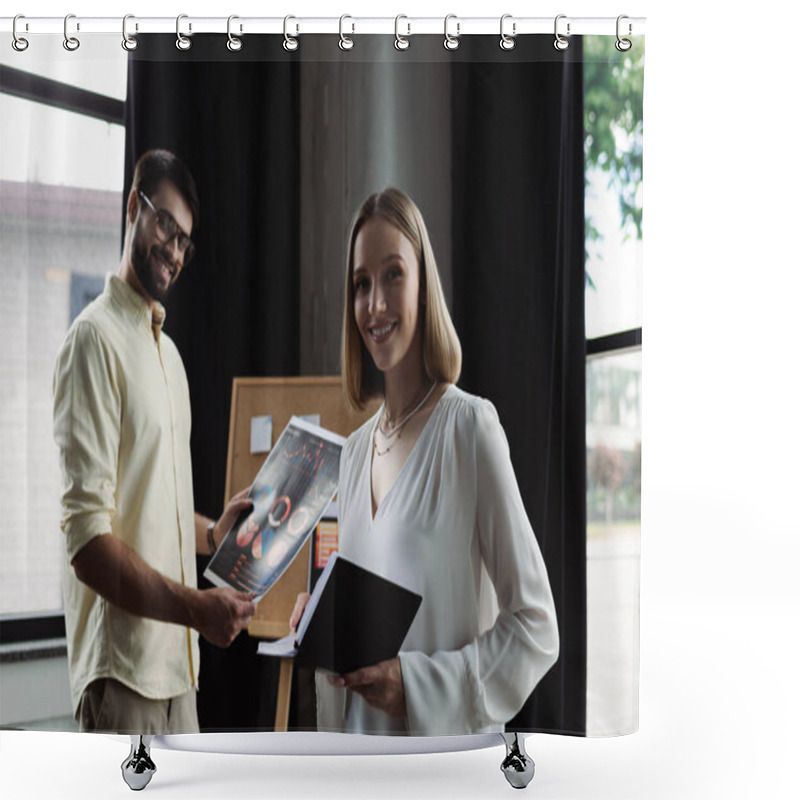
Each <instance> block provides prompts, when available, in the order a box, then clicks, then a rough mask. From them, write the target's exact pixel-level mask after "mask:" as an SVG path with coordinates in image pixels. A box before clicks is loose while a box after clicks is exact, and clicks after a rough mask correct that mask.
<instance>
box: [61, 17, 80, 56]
mask: <svg viewBox="0 0 800 800" xmlns="http://www.w3.org/2000/svg"><path fill="white" fill-rule="evenodd" d="M71 19H75V15H74V14H67V16H66V17H64V49H65V50H69V51H70V53H72V52H74V51H75V50H77V49H78V48H79V47H80V46H81V43H80V41H79V40H78V39H76V38H75V37H74V36H70V35H69V21H70V20H71ZM76 25H77V23H76ZM76 30H80V25H77V27H76Z"/></svg>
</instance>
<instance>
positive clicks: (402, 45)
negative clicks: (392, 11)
mask: <svg viewBox="0 0 800 800" xmlns="http://www.w3.org/2000/svg"><path fill="white" fill-rule="evenodd" d="M401 19H408V17H407V16H406V15H405V14H398V15H397V16H396V17H395V18H394V46H395V49H396V50H408V48H409V47H410V45H411V42H409V41H408V39H406V36H411V23H410V22H407V23H406V25H407V26H408V32H407V33H406V36H401V35H400V20H401Z"/></svg>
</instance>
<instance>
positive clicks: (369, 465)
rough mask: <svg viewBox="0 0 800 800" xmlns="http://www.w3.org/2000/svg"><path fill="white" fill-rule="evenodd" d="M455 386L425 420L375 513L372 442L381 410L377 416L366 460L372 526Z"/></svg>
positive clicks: (446, 390) (449, 387)
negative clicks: (373, 505)
mask: <svg viewBox="0 0 800 800" xmlns="http://www.w3.org/2000/svg"><path fill="white" fill-rule="evenodd" d="M454 386H455V384H453V383H451V384H450V385H449V386H448V387H447V388H446V389H445V390H444V391H443V392H442V395H441V397H440V398H439V399H438V400H437V401H436V405H435V406H434V407H433V410H432V411H431V414H430V416H429V417H428V419H426V420H425V424H424V425H423V426H422V430H421V431H420V432H419V436H418V437H417V441H416V442H414V444H413V445H412V447H411V450H410V451H409V453H408V456H407V457H406V460H405V461H404V462H403V466H402V467H400V471H399V472H398V473H397V477H396V478H395V479H394V481H393V482H392V485H391V486H390V487H389V488H388V489H387V490H386V494H384V495H383V497H382V498H381V501H380V503H378V505H377V506H376V507H375V511H374V512H373V510H372V460H373V449H372V442H373V439H374V436H375V428H376V426H377V425H378V422H379V421H380V418H381V412H380V410H379V411H378V413H377V414H376V415H375V422H374V423H373V425H372V429H371V431H370V436H369V456H368V457H367V458H366V472H367V511H368V512H369V522H370V525H372V524H373V523H374V522H375V520H376V519H377V518H378V515H379V514H380V513H381V509H382V508H383V507H384V506H385V505H386V502H387V500H388V499H389V498H390V497H391V496H392V494H393V493H394V490H395V487H396V486H397V484H398V483H400V481H401V480H402V478H403V476H404V474H405V472H406V468H407V467H408V464H409V462H410V461H411V460H412V459H413V458H414V457H415V454H416V453H417V451H418V450H419V447H420V442H421V441H422V439H423V437H424V436H426V434H427V432H428V429H429V428H430V427H431V420H433V418H434V416H435V415H436V414H438V413H439V408H440V406H441V405H442V401H443V400H444V398H445V397H446V396H447V394H448V393H449V392H450V390H451V389H452V388H453V387H454Z"/></svg>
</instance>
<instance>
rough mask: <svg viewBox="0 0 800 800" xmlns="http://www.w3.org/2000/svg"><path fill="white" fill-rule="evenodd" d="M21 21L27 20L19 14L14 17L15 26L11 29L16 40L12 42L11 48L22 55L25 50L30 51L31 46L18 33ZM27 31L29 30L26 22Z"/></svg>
mask: <svg viewBox="0 0 800 800" xmlns="http://www.w3.org/2000/svg"><path fill="white" fill-rule="evenodd" d="M19 19H25V16H24V15H23V14H17V16H16V17H14V24H13V26H12V28H11V33H12V35H13V37H14V39H13V40H12V42H11V46H12V47H13V48H14V49H15V50H16V51H17V52H18V53H21V52H22V51H23V50H27V49H28V45H29V44H30V42H29V41H28V40H27V39H25V38H23V37H22V36H20V35H19V34H18V33H17V20H19ZM27 29H28V23H27V22H26V23H25V30H27Z"/></svg>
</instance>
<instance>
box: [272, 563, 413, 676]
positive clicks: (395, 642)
mask: <svg viewBox="0 0 800 800" xmlns="http://www.w3.org/2000/svg"><path fill="white" fill-rule="evenodd" d="M420 603H422V597H420V596H419V595H418V594H415V593H414V592H412V591H410V590H408V589H406V588H405V587H403V586H400V585H399V584H396V583H393V582H392V581H389V580H387V579H386V578H383V577H381V576H380V575H376V574H375V573H374V572H370V571H369V570H367V569H364V568H363V567H360V566H358V565H357V564H354V563H353V562H352V561H348V560H347V559H346V558H343V557H342V556H340V555H339V554H338V553H333V554H332V555H331V557H330V559H329V560H328V564H327V566H326V567H325V570H324V571H323V573H322V575H321V577H320V579H319V580H318V581H317V585H316V587H315V588H314V592H313V594H312V595H311V599H310V600H309V601H308V605H307V606H306V608H305V611H304V612H303V618H302V619H301V620H300V624H299V625H298V626H297V632H296V633H293V634H290V635H289V636H285V637H284V638H283V639H279V640H278V641H276V642H261V643H260V644H259V646H258V653H259V655H265V656H282V657H284V658H287V657H295V658H296V659H297V660H298V662H301V663H303V664H307V665H309V666H312V667H321V668H322V669H327V670H330V671H331V672H336V673H338V674H340V675H342V674H344V673H346V672H352V671H353V670H354V669H360V668H361V667H369V666H372V665H373V664H378V663H379V662H381V661H386V660H387V659H389V658H394V657H395V656H396V655H397V654H398V653H399V652H400V646H401V645H402V644H403V639H405V638H406V634H407V633H408V629H409V628H410V627H411V623H412V622H413V621H414V617H415V616H416V614H417V610H418V609H419V606H420Z"/></svg>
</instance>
